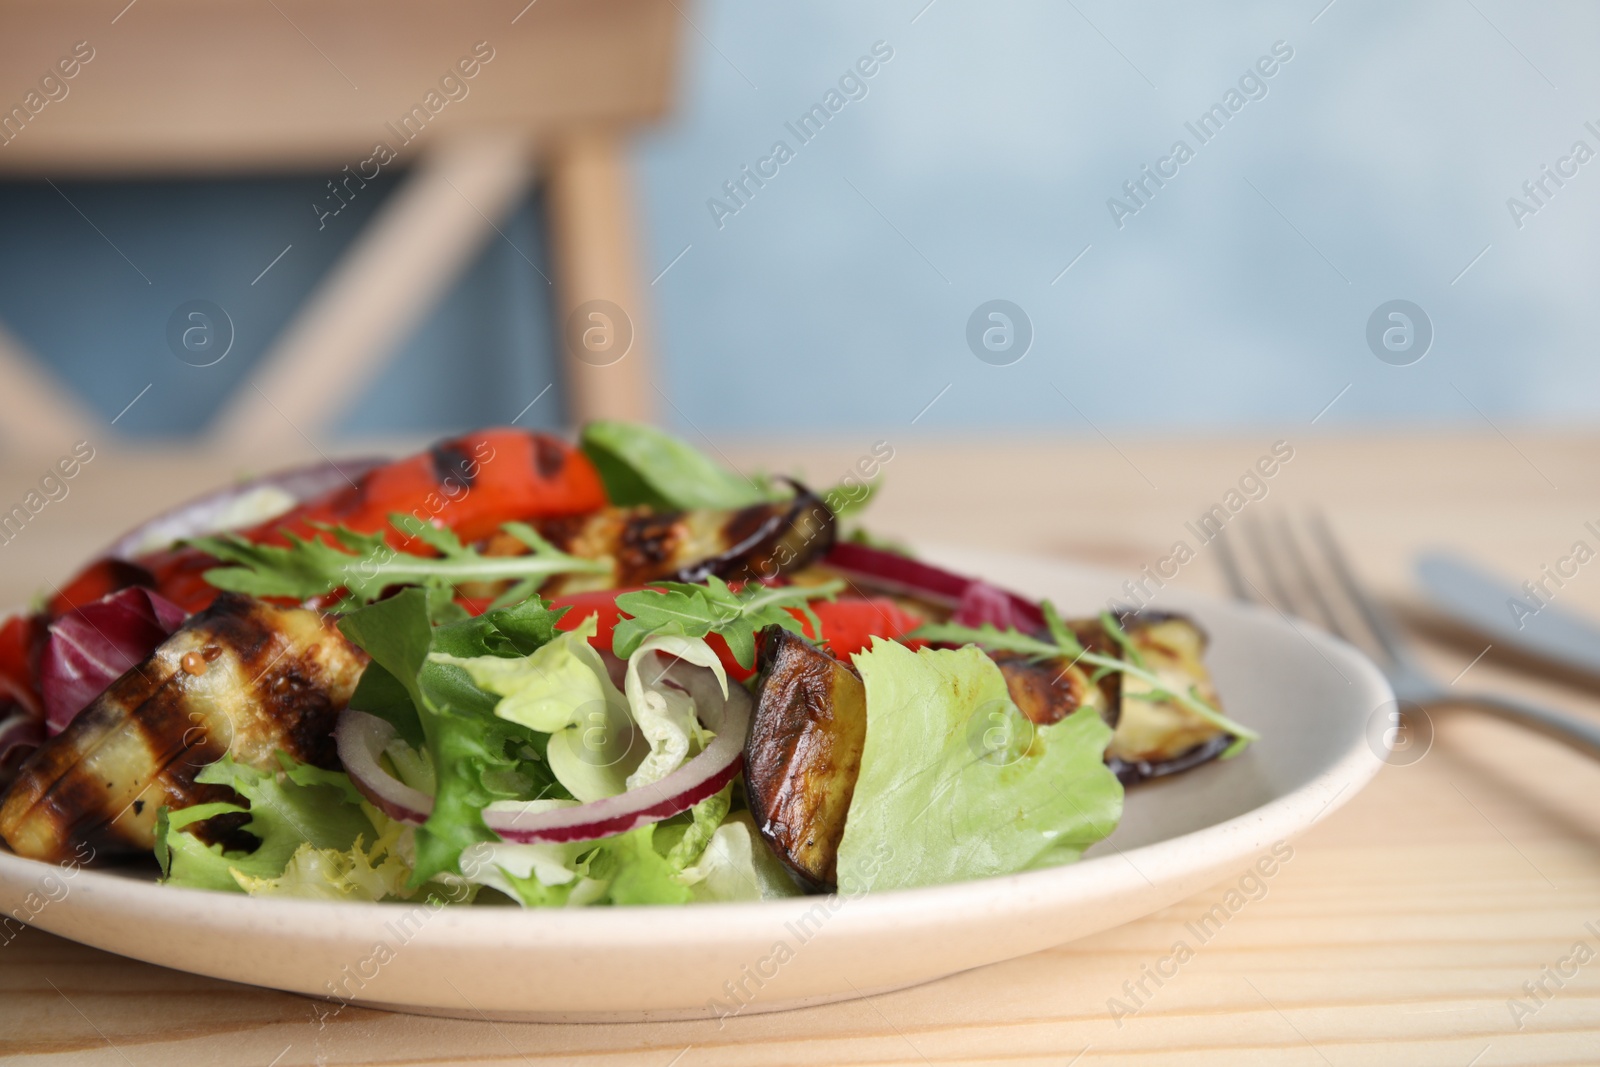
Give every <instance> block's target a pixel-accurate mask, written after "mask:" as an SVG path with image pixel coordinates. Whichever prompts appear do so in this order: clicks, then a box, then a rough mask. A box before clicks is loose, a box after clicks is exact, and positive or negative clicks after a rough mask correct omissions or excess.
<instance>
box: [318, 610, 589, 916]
mask: <svg viewBox="0 0 1600 1067" xmlns="http://www.w3.org/2000/svg"><path fill="white" fill-rule="evenodd" d="M553 614H554V613H551V612H549V611H548V609H547V607H546V606H545V605H544V604H543V603H542V602H539V603H537V604H534V605H532V606H528V605H522V606H520V609H519V608H509V609H505V610H504V612H502V613H496V612H489V613H487V614H486V615H485V616H484V617H482V618H481V619H465V620H462V621H460V622H456V623H450V624H447V625H446V626H442V627H440V628H439V629H438V630H437V631H435V630H434V628H433V626H432V624H431V623H430V622H429V616H428V605H427V598H426V594H425V593H424V592H423V591H422V590H421V589H407V590H404V591H402V592H401V593H399V594H397V595H395V596H392V597H389V598H388V599H386V600H380V601H378V602H377V603H375V604H372V605H369V606H368V607H365V608H362V609H361V610H359V611H356V612H353V613H352V614H350V615H348V616H346V617H345V618H343V619H341V620H340V622H339V628H340V630H341V631H343V632H344V634H345V636H346V637H349V638H350V639H351V640H352V641H354V642H355V643H356V644H358V645H360V646H361V647H362V648H363V649H365V650H366V651H367V653H368V654H369V655H370V656H371V657H372V664H371V665H370V666H369V667H368V668H367V673H368V674H370V673H371V672H372V670H373V669H374V668H378V669H381V670H382V671H384V672H387V673H388V674H389V676H390V679H391V681H384V682H381V683H379V690H378V691H379V692H380V696H381V697H382V699H376V698H374V697H373V695H372V693H373V691H372V690H369V691H368V692H367V694H365V695H363V698H362V702H361V703H360V704H357V703H356V701H355V700H354V699H352V706H356V707H362V710H367V708H366V707H363V705H369V704H370V705H372V706H374V707H379V708H382V709H383V710H384V711H386V712H387V713H388V716H393V717H391V718H390V720H389V721H391V722H394V723H395V725H396V729H397V730H399V731H400V734H401V736H402V737H403V738H405V739H407V740H408V741H412V742H413V743H420V744H421V745H425V746H426V750H427V753H428V757H429V760H430V761H431V763H432V765H433V770H434V775H435V779H436V782H437V788H436V790H435V792H434V800H433V812H432V813H431V814H430V815H429V817H428V821H427V822H426V823H424V824H423V825H422V826H420V827H418V828H417V831H416V863H415V869H414V870H413V872H412V876H411V885H412V887H413V888H415V887H417V886H420V885H421V884H422V883H423V882H426V881H428V880H429V879H431V878H433V877H434V876H435V875H438V874H441V873H459V872H460V861H461V853H462V850H464V849H466V848H469V847H471V846H472V845H474V844H477V843H487V842H493V841H497V840H498V838H497V837H496V835H495V834H494V832H493V831H492V830H490V829H489V827H488V826H487V825H485V824H484V821H483V809H484V808H485V807H486V806H488V805H489V804H491V803H493V802H494V801H496V800H507V799H533V798H536V797H544V796H557V797H562V796H563V795H564V794H565V793H566V791H565V790H564V789H562V788H561V787H560V786H559V785H558V784H557V783H556V781H555V779H554V778H553V777H552V776H551V775H550V773H549V769H548V764H547V763H546V762H545V758H544V745H545V740H544V737H543V735H541V734H537V733H535V732H534V731H531V730H529V729H528V728H527V727H525V726H522V725H520V724H517V723H513V722H510V721H508V720H505V719H501V718H498V717H496V715H495V714H494V709H495V704H496V703H497V698H496V697H495V696H494V695H493V694H491V693H486V692H484V691H483V690H481V689H479V688H478V687H477V686H476V685H474V684H473V681H472V679H471V677H470V676H469V675H468V674H467V673H466V672H465V671H464V670H462V669H461V668H460V667H458V666H456V665H454V664H452V663H436V662H430V661H429V659H428V656H429V653H430V651H431V650H433V649H434V648H435V647H439V648H440V650H441V651H444V652H447V653H451V652H454V653H455V654H457V655H459V654H460V652H461V651H468V652H471V651H472V650H473V649H478V648H490V649H494V648H498V649H502V650H504V651H505V652H509V653H510V654H512V655H520V654H523V651H522V650H523V649H526V650H527V651H532V650H533V649H532V647H529V646H536V644H537V642H539V641H540V640H541V639H542V638H544V637H545V635H546V634H549V633H553V632H554V630H553V627H554V618H553V617H551V616H553ZM362 682H363V684H365V682H366V678H365V676H363V679H362ZM397 692H404V693H405V695H406V697H407V699H408V700H409V701H410V704H411V715H413V716H414V718H411V717H409V716H407V715H405V714H404V709H403V708H400V707H399V706H398V702H397V698H396V693H397ZM357 693H358V695H360V694H361V687H360V686H358V687H357ZM386 717H387V716H386ZM397 720H399V721H397ZM402 723H404V725H402ZM419 734H420V737H419V736H418V735H419Z"/></svg>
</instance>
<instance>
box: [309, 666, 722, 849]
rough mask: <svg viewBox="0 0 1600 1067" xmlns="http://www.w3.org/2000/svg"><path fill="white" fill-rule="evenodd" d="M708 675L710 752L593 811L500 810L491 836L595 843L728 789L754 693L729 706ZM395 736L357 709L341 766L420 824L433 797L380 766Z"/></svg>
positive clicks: (508, 806) (705, 709)
mask: <svg viewBox="0 0 1600 1067" xmlns="http://www.w3.org/2000/svg"><path fill="white" fill-rule="evenodd" d="M701 670H703V671H704V673H705V674H706V675H707V676H708V678H711V682H710V684H709V685H704V686H702V685H691V690H692V691H694V692H695V698H696V699H695V712H696V714H697V715H698V716H699V718H700V721H701V722H702V723H703V724H704V725H705V726H706V728H707V729H709V730H711V731H712V732H713V733H715V735H716V736H715V737H713V738H712V739H711V743H710V744H709V745H707V746H706V748H705V751H703V752H701V753H700V754H699V755H698V756H696V757H694V759H692V760H689V761H688V762H687V763H685V764H684V765H683V766H681V767H679V768H678V769H677V770H675V771H673V772H672V773H671V774H669V775H667V776H666V777H665V778H662V779H661V780H660V781H657V782H652V783H650V784H648V785H644V786H641V787H639V788H638V789H630V790H628V791H627V792H626V793H622V794H620V795H619V796H614V797H606V798H604V799H603V800H596V801H591V802H590V803H588V804H579V805H577V806H575V807H568V808H558V809H555V810H553V811H546V810H538V809H539V808H542V807H543V805H542V803H535V804H514V803H505V802H502V803H498V804H495V805H494V806H493V807H491V808H489V809H486V810H485V811H484V813H483V820H484V822H485V823H486V824H488V827H489V829H491V830H493V831H494V832H495V833H496V834H498V835H499V836H500V837H501V839H503V840H505V841H513V842H517V843H519V844H528V843H532V842H535V841H550V842H562V841H592V840H594V839H595V838H599V837H610V836H612V835H613V834H621V833H627V832H628V831H629V830H632V829H635V828H636V827H640V826H644V825H646V824H647V823H653V822H660V821H661V820H662V819H665V818H668V817H669V816H672V815H676V814H678V813H679V812H682V811H687V810H689V809H690V808H692V807H693V806H694V805H696V804H698V803H699V802H700V801H702V800H704V799H706V798H707V797H709V796H711V795H712V794H714V793H716V792H717V791H718V790H719V789H721V788H722V787H723V786H725V785H727V784H728V783H729V782H730V781H732V780H733V778H734V777H735V776H736V775H737V774H738V773H739V770H740V768H741V767H742V766H743V765H744V742H745V736H746V735H747V734H748V733H749V732H750V711H751V702H750V694H749V693H747V692H745V690H744V689H743V688H742V687H740V686H737V685H734V686H730V687H729V690H728V697H727V699H726V700H724V699H723V697H722V691H721V688H720V687H719V686H718V685H717V684H716V681H715V678H714V676H712V674H711V671H709V670H705V669H704V668H701ZM696 673H698V672H696ZM703 698H714V699H703ZM394 736H395V730H394V727H393V726H391V725H390V724H389V723H388V722H386V721H385V720H383V719H380V718H378V717H377V716H375V715H369V714H367V713H366V712H364V711H356V710H354V709H352V708H346V709H345V710H344V711H343V712H342V713H341V714H340V715H339V725H338V728H337V730H335V732H334V737H335V740H336V741H337V742H338V746H339V760H340V762H342V763H343V764H344V769H345V772H346V773H347V774H349V775H350V780H351V781H352V782H354V783H355V786H356V788H357V789H359V790H360V791H361V793H362V795H363V796H365V797H366V798H367V799H368V800H370V801H372V803H373V804H374V805H375V806H376V807H377V808H378V809H379V810H380V811H382V812H383V813H384V814H385V815H388V816H389V817H390V818H391V819H399V820H401V821H402V822H409V823H418V824H420V823H423V822H426V821H427V818H428V813H429V812H431V811H432V810H433V798H432V797H430V796H428V795H427V794H426V793H423V792H420V791H419V790H416V789H412V788H411V787H410V786H408V785H406V784H405V783H404V782H401V781H399V780H397V779H396V778H394V777H393V776H392V775H390V774H389V773H388V772H387V771H385V770H384V769H383V765H382V763H380V762H379V758H380V757H381V756H382V754H383V750H384V747H385V746H387V745H388V744H389V742H390V741H391V740H392V739H393V738H394Z"/></svg>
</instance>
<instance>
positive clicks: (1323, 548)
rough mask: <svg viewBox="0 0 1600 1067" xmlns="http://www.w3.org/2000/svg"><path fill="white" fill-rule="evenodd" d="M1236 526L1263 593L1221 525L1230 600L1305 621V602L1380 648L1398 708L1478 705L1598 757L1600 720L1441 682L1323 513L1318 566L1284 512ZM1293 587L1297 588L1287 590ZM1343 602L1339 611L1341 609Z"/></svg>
mask: <svg viewBox="0 0 1600 1067" xmlns="http://www.w3.org/2000/svg"><path fill="white" fill-rule="evenodd" d="M1240 525H1243V526H1244V530H1245V536H1244V540H1245V541H1246V542H1248V547H1249V549H1250V551H1251V553H1252V554H1253V556H1254V562H1255V566H1254V568H1253V570H1255V571H1256V572H1257V573H1258V575H1259V576H1260V577H1261V578H1262V580H1263V581H1264V583H1265V584H1266V587H1267V590H1266V591H1265V592H1264V591H1263V590H1262V589H1261V587H1260V586H1258V585H1257V584H1255V583H1254V582H1252V581H1250V580H1249V578H1248V577H1246V574H1245V571H1244V569H1243V568H1242V567H1241V566H1240V562H1239V557H1238V556H1236V555H1235V554H1234V550H1233V545H1232V543H1231V540H1232V538H1231V532H1232V531H1231V530H1229V529H1228V528H1224V529H1223V530H1222V531H1220V532H1219V533H1218V535H1217V539H1216V541H1217V548H1218V551H1219V556H1218V558H1219V560H1220V561H1221V563H1222V570H1223V574H1224V575H1225V577H1226V579H1227V582H1228V586H1229V588H1230V590H1231V591H1232V593H1233V595H1234V597H1235V598H1236V599H1238V600H1242V601H1245V602H1246V603H1249V602H1255V603H1260V604H1265V605H1266V606H1267V607H1270V608H1272V609H1274V610H1275V611H1277V612H1278V613H1279V614H1285V613H1292V614H1295V615H1299V616H1300V617H1302V618H1306V617H1308V613H1307V611H1306V610H1305V609H1306V607H1308V606H1309V607H1310V608H1311V610H1312V611H1314V612H1315V614H1316V616H1317V619H1316V620H1313V621H1320V622H1321V624H1322V625H1323V626H1324V627H1325V628H1326V629H1327V630H1328V631H1329V632H1331V633H1333V634H1334V635H1335V636H1337V637H1340V638H1343V639H1344V640H1346V641H1348V642H1350V643H1351V644H1353V645H1356V646H1358V647H1360V648H1361V649H1362V650H1363V651H1365V652H1368V653H1369V654H1370V653H1373V652H1376V653H1377V655H1376V662H1377V664H1378V667H1379V669H1380V670H1382V671H1383V673H1384V675H1385V676H1386V677H1387V678H1388V679H1389V684H1390V685H1391V686H1392V687H1393V688H1394V691H1395V696H1396V697H1398V698H1399V700H1400V702H1401V705H1402V708H1403V707H1404V705H1405V704H1406V703H1408V702H1409V703H1411V704H1415V705H1419V706H1421V707H1424V708H1427V707H1440V706H1444V705H1456V706H1465V707H1471V708H1476V709H1478V710H1480V711H1485V712H1488V713H1490V714H1492V715H1495V716H1498V717H1499V718H1502V719H1505V720H1507V721H1508V722H1514V723H1517V724H1518V725H1520V726H1526V727H1529V728H1530V729H1534V730H1537V731H1539V732H1540V733H1543V734H1545V735H1547V736H1549V737H1552V738H1554V739H1556V740H1557V741H1562V742H1565V743H1566V744H1569V745H1571V746H1572V747H1574V748H1576V749H1579V750H1581V751H1583V752H1587V753H1588V754H1589V755H1591V756H1594V757H1596V758H1600V725H1596V724H1595V723H1592V722H1586V721H1584V720H1582V719H1579V718H1577V717H1575V716H1573V715H1569V714H1567V713H1566V712H1563V711H1556V710H1554V709H1552V708H1546V707H1541V706H1540V705H1537V704H1533V703H1530V702H1528V701H1526V700H1522V699H1520V698H1517V697H1511V696H1502V695H1500V694H1497V693H1485V692H1470V691H1462V690H1457V689H1454V688H1452V687H1451V686H1453V685H1454V683H1453V682H1452V683H1451V686H1445V685H1441V684H1440V683H1439V682H1438V680H1437V679H1435V678H1434V677H1433V676H1432V675H1431V674H1429V673H1428V672H1427V671H1426V670H1425V669H1424V668H1423V667H1422V665H1421V663H1420V662H1419V661H1418V660H1417V658H1416V656H1415V655H1414V654H1413V653H1412V651H1411V650H1410V648H1409V647H1408V646H1407V645H1406V643H1405V641H1404V640H1403V639H1402V638H1401V637H1400V630H1399V627H1398V626H1396V625H1395V623H1394V620H1393V618H1392V617H1391V616H1390V615H1389V613H1388V612H1387V611H1386V610H1385V609H1384V608H1383V607H1382V606H1381V605H1380V604H1379V603H1378V601H1377V600H1376V598H1374V597H1373V596H1371V595H1370V594H1369V593H1368V592H1367V591H1366V590H1365V589H1364V588H1363V587H1362V585H1361V583H1360V582H1359V581H1358V580H1357V579H1356V576H1355V571H1354V570H1353V569H1352V568H1351V566H1350V563H1349V561H1348V560H1347V559H1346V557H1345V554H1344V552H1343V551H1342V550H1341V549H1340V548H1339V543H1338V542H1337V541H1336V540H1335V539H1334V536H1333V530H1332V529H1331V528H1330V527H1329V525H1328V522H1327V520H1326V519H1324V518H1323V517H1322V516H1321V515H1315V516H1313V517H1312V518H1311V520H1310V521H1309V522H1308V524H1307V525H1308V527H1309V529H1310V538H1309V540H1310V541H1311V543H1312V544H1314V545H1315V546H1316V548H1317V550H1319V552H1320V566H1315V565H1313V563H1312V557H1311V556H1310V555H1308V554H1307V552H1306V551H1305V550H1304V549H1303V548H1302V541H1301V537H1300V536H1299V535H1297V534H1296V532H1295V529H1294V526H1293V524H1291V523H1290V521H1289V520H1288V519H1287V518H1286V517H1283V516H1279V517H1278V519H1277V521H1276V522H1271V521H1263V522H1249V521H1246V522H1245V523H1242V524H1240ZM1319 571H1320V573H1321V577H1319ZM1291 587H1298V588H1297V589H1296V591H1295V592H1294V593H1291ZM1269 594H1270V595H1269ZM1341 604H1342V605H1343V607H1344V610H1340V605H1341ZM1485 651H1487V650H1485ZM1473 662H1476V660H1474V661H1473ZM1468 666H1469V667H1470V666H1471V664H1468ZM1462 673H1465V672H1464V671H1463V672H1462ZM1457 677H1458V678H1459V677H1460V676H1459V675H1458V676H1457Z"/></svg>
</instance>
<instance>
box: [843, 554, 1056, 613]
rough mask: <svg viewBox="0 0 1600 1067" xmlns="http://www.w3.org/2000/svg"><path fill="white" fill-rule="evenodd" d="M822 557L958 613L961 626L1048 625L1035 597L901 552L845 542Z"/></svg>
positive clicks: (867, 579)
mask: <svg viewBox="0 0 1600 1067" xmlns="http://www.w3.org/2000/svg"><path fill="white" fill-rule="evenodd" d="M822 562H823V564H824V565H826V566H828V567H831V568H833V569H834V570H836V571H839V572H841V573H842V574H844V575H846V576H847V577H850V578H854V579H859V580H860V581H861V582H863V583H864V584H867V585H871V586H874V587H876V588H878V589H881V590H883V591H885V592H890V593H900V594H904V595H907V596H913V597H917V598H918V599H921V600H927V601H930V602H932V603H935V604H941V605H943V606H945V607H947V608H949V609H950V610H951V611H952V612H954V615H953V616H952V617H951V621H952V622H955V623H957V624H959V625H962V626H981V625H983V624H984V623H986V622H992V623H994V624H995V625H996V626H998V627H1000V628H1002V629H1004V628H1006V627H1008V626H1010V627H1015V628H1016V629H1018V630H1022V631H1025V632H1026V631H1034V630H1040V629H1043V627H1044V613H1043V612H1041V611H1040V610H1039V606H1038V605H1037V604H1035V603H1034V602H1033V601H1031V600H1028V599H1027V598H1025V597H1021V596H1018V595H1017V594H1016V593H1012V592H1008V591H1007V590H1004V589H1001V588H999V587H998V586H993V585H990V584H989V583H988V582H984V581H980V580H978V579H976V578H966V577H963V576H962V575H959V574H956V573H954V572H953V571H947V570H945V569H944V568H942V567H935V566H933V565H932V564H928V563H923V562H921V561H920V560H914V559H911V558H910V557H909V556H902V555H900V554H899V553H897V552H885V551H884V550H883V549H881V548H872V547H870V546H868V545H861V544H856V543H854V542H849V541H842V542H840V543H839V544H836V545H834V546H833V548H832V549H831V550H829V552H828V554H827V555H826V556H825V557H823V560H822Z"/></svg>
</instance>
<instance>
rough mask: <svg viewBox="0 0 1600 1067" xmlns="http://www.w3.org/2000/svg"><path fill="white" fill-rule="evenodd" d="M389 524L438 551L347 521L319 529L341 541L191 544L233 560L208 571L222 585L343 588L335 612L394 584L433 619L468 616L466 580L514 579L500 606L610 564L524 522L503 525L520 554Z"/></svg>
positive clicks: (219, 539)
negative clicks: (406, 545)
mask: <svg viewBox="0 0 1600 1067" xmlns="http://www.w3.org/2000/svg"><path fill="white" fill-rule="evenodd" d="M389 523H390V525H391V526H393V527H394V529H395V530H397V531H399V532H400V533H402V534H404V535H405V536H407V537H410V538H415V539H416V540H418V541H421V542H422V543H423V544H426V545H428V546H429V547H431V548H433V549H434V551H436V552H438V553H439V554H438V555H437V556H419V555H415V554H413V553H409V552H401V551H400V550H398V549H395V548H392V547H390V546H389V545H388V544H387V543H386V541H385V539H384V538H385V535H384V534H383V533H381V532H380V533H373V534H360V533H356V532H354V531H352V530H347V529H345V528H344V527H342V526H321V525H319V527H318V528H319V529H321V530H324V531H325V532H326V533H327V534H329V535H330V536H331V537H332V538H333V540H334V541H335V542H336V545H335V544H329V543H328V542H327V541H326V540H324V539H323V538H321V537H314V538H311V539H306V538H303V537H300V536H298V535H296V534H292V533H291V534H288V535H287V537H288V539H289V544H288V545H286V546H284V545H260V544H255V543H253V542H251V541H248V540H246V539H245V538H243V537H241V536H240V535H238V534H235V533H227V534H219V535H217V536H215V537H196V538H194V539H192V540H190V541H189V542H187V543H188V544H190V545H193V546H194V547H195V548H198V549H200V550H201V551H202V552H206V553H208V554H210V555H213V556H215V557H217V558H218V559H219V560H222V561H223V562H224V563H230V564H233V566H229V567H214V568H212V569H211V570H208V571H206V572H205V580H206V581H208V582H210V583H211V584H212V585H214V586H216V587H217V588H218V589H226V590H229V591H231V592H235V593H248V594H250V595H252V596H263V597H265V596H283V597H293V598H294V599H296V600H305V599H308V598H310V597H313V596H318V595H320V594H323V593H328V592H331V591H333V590H335V589H339V588H343V589H345V590H346V596H345V598H344V599H343V600H342V601H341V602H340V603H339V604H338V605H337V606H336V607H335V609H334V610H336V611H349V610H351V609H352V608H355V607H357V606H359V605H361V604H365V603H371V602H372V601H374V600H377V599H378V597H380V596H382V595H383V591H384V590H385V589H388V588H389V587H391V586H395V585H417V586H422V587H423V588H424V589H426V590H427V591H428V593H429V594H430V596H429V605H430V607H431V608H432V611H431V614H430V617H432V618H436V619H455V618H459V617H460V616H461V615H462V614H464V613H463V612H460V611H459V610H458V609H457V607H456V606H455V605H454V604H453V602H452V596H453V594H454V589H455V587H456V586H457V585H460V584H462V583H464V582H495V581H505V580H515V584H514V585H512V586H511V588H509V589H507V590H506V592H505V593H504V594H502V595H501V596H500V597H498V598H496V600H495V605H494V606H497V607H498V606H502V605H504V604H509V603H514V602H516V601H519V600H525V599H527V598H528V597H529V596H531V595H532V594H533V592H534V590H535V589H537V588H538V586H539V584H540V583H541V582H543V581H544V580H545V579H546V578H549V577H550V576H551V575H555V574H572V573H589V574H603V573H607V572H609V571H610V570H611V566H612V565H611V563H610V562H609V561H606V560H591V559H580V558H578V557H577V556H569V555H567V554H566V553H564V552H562V551H560V550H559V549H557V548H556V547H555V546H554V545H552V544H550V542H548V541H546V540H545V539H544V538H542V537H540V536H539V535H538V533H536V532H535V531H534V530H533V529H532V528H531V527H529V526H527V525H525V524H523V523H519V522H508V523H506V524H504V525H503V526H502V527H501V528H502V529H503V530H505V531H506V532H507V533H509V534H511V536H513V537H515V538H517V540H519V541H521V542H522V543H523V544H525V545H527V546H528V547H529V548H530V549H531V550H532V551H531V552H530V553H529V554H527V555H522V556H485V555H483V554H482V553H480V552H479V551H478V550H477V549H475V548H472V547H471V546H470V545H463V544H462V543H461V539H460V538H459V537H457V536H456V535H455V533H454V532H453V531H450V530H447V529H443V528H442V527H438V526H434V525H432V524H431V523H426V522H423V521H422V520H420V519H418V518H417V517H416V516H414V515H406V514H402V513H400V512H395V513H394V514H392V515H390V516H389Z"/></svg>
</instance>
